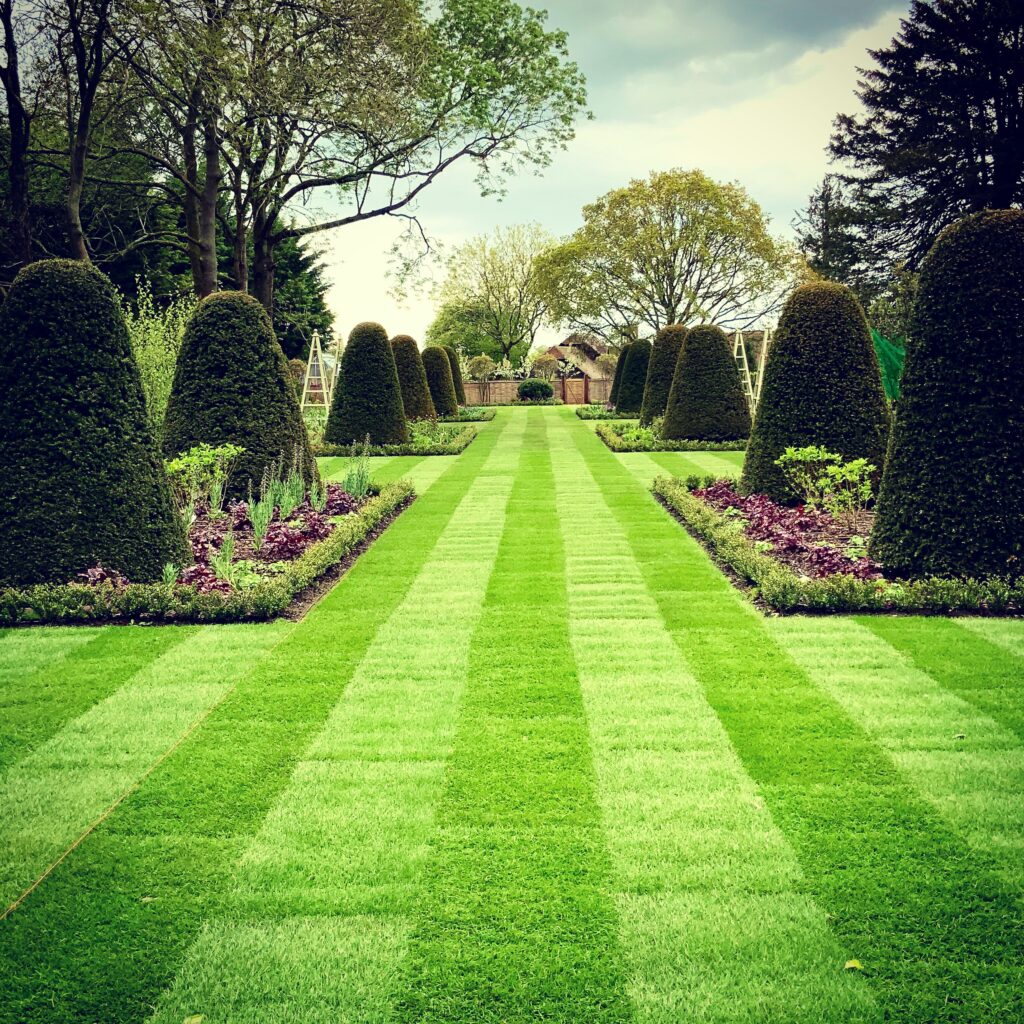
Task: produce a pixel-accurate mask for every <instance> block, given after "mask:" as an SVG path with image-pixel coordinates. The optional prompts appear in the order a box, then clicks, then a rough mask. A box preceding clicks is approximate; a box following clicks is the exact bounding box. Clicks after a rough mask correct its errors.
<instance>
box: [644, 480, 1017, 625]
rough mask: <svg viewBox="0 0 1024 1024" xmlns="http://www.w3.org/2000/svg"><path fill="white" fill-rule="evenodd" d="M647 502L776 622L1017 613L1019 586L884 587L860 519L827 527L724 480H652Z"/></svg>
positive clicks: (989, 582) (903, 583) (819, 518)
mask: <svg viewBox="0 0 1024 1024" xmlns="http://www.w3.org/2000/svg"><path fill="white" fill-rule="evenodd" d="M652 490H653V492H654V495H655V496H656V497H657V499H658V500H659V501H660V502H661V503H662V504H663V505H665V507H666V508H668V510H669V511H670V512H671V513H672V514H673V515H674V516H675V517H676V518H677V519H678V520H679V521H680V522H681V523H682V524H683V525H684V526H685V527H686V528H687V529H688V530H689V531H690V533H692V534H693V535H694V536H695V537H697V539H698V540H700V541H701V543H702V544H703V545H704V547H705V548H707V550H708V551H709V553H710V554H711V556H712V557H713V558H714V559H715V560H716V561H717V562H718V564H719V565H721V566H723V567H724V568H725V569H726V570H727V571H728V572H729V573H730V574H732V575H734V576H735V578H736V579H737V581H738V582H739V583H740V585H741V586H744V587H745V588H747V589H748V590H749V592H750V594H751V596H752V597H753V598H754V599H755V600H756V601H758V602H760V603H762V604H763V605H765V606H767V607H768V608H771V609H773V610H775V611H778V612H782V613H794V612H816V613H839V612H906V613H917V614H936V613H949V612H958V613H974V614H987V615H991V614H1020V613H1021V612H1022V611H1024V579H1018V580H1013V581H1010V580H1003V579H982V580H956V579H941V578H938V577H930V578H927V579H913V580H894V579H887V578H886V577H885V573H884V567H883V566H879V565H877V564H876V563H874V562H872V561H870V559H868V558H867V557H866V555H865V554H864V553H863V548H862V543H858V540H859V536H860V534H859V531H860V530H862V529H863V530H864V531H865V532H864V534H863V536H867V532H868V530H869V529H870V522H869V521H868V520H867V519H866V518H862V519H861V521H859V522H857V524H856V532H855V530H854V528H853V526H852V525H851V526H844V525H841V524H838V523H826V522H824V521H823V520H824V519H831V516H827V515H826V514H825V513H822V512H815V511H812V510H805V509H791V508H786V507H784V506H780V505H777V504H775V503H774V502H772V501H771V500H770V499H768V498H765V497H764V496H763V495H753V496H751V497H748V498H744V497H742V496H741V495H738V494H736V492H735V491H734V490H733V484H732V482H731V481H721V480H715V479H714V478H705V477H690V478H688V479H686V480H677V479H670V478H667V477H660V478H658V479H657V480H655V481H654V485H653V487H652Z"/></svg>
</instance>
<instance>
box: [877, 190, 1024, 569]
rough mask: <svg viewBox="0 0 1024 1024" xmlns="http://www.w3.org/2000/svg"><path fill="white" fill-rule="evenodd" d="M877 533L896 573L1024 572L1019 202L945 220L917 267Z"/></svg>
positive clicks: (1023, 224) (881, 555)
mask: <svg viewBox="0 0 1024 1024" xmlns="http://www.w3.org/2000/svg"><path fill="white" fill-rule="evenodd" d="M911 336H912V338H913V342H912V344H910V345H909V346H908V348H907V361H906V367H905V369H904V373H903V380H902V383H901V394H900V399H899V402H898V404H897V406H896V421H895V424H894V426H893V436H892V442H891V446H890V449H889V459H888V462H887V463H886V467H885V474H884V476H883V478H882V487H881V493H880V495H879V499H878V508H877V516H876V518H875V525H874V530H873V532H872V535H871V540H870V551H871V555H872V557H874V558H876V559H878V560H879V561H880V562H881V563H882V564H883V565H884V566H885V567H886V569H887V570H890V571H892V572H893V573H895V574H897V575H904V576H907V575H937V576H961V577H968V576H987V575H995V576H1010V577H1020V576H1021V575H1024V440H1022V439H1024V210H990V211H987V212H984V213H978V214H975V215H973V216H971V217H967V218H966V219H965V220H962V221H960V222H959V223H958V224H955V225H953V226H952V227H950V228H947V229H946V230H945V231H944V232H943V233H942V234H941V235H940V236H939V238H938V240H937V241H936V243H935V245H934V247H933V248H932V251H931V252H930V253H929V255H928V257H927V259H926V260H925V262H924V265H923V267H922V269H921V284H920V291H919V294H918V298H917V304H916V308H915V313H914V327H913V330H912V334H911Z"/></svg>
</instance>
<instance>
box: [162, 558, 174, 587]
mask: <svg viewBox="0 0 1024 1024" xmlns="http://www.w3.org/2000/svg"><path fill="white" fill-rule="evenodd" d="M163 580H164V583H165V584H166V585H167V586H168V587H173V586H174V584H175V583H177V582H178V567H177V566H176V565H175V564H174V563H173V562H165V563H164V570H163Z"/></svg>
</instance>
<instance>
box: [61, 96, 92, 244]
mask: <svg viewBox="0 0 1024 1024" xmlns="http://www.w3.org/2000/svg"><path fill="white" fill-rule="evenodd" d="M88 124H89V114H88V113H86V112H85V109H84V107H83V112H82V114H81V115H80V116H79V118H78V126H77V128H76V129H75V136H74V139H73V140H72V144H71V154H70V156H71V160H70V170H69V173H68V194H67V204H66V209H67V218H68V245H69V247H70V249H71V258H72V259H75V260H83V261H84V262H86V263H88V262H90V260H89V247H88V246H87V245H86V242H85V231H84V230H83V228H82V191H83V189H84V187H85V160H86V155H87V154H88V151H89V129H88Z"/></svg>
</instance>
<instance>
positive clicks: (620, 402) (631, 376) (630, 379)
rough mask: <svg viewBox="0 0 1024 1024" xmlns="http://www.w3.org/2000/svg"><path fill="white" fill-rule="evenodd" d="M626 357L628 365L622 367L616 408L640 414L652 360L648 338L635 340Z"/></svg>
mask: <svg viewBox="0 0 1024 1024" xmlns="http://www.w3.org/2000/svg"><path fill="white" fill-rule="evenodd" d="M625 358H626V365H625V366H624V367H623V368H622V379H621V380H620V381H619V393H618V395H617V397H616V402H615V408H616V410H617V411H618V412H635V413H637V415H639V413H640V406H641V405H643V402H644V386H645V385H646V384H647V366H648V364H649V363H650V361H651V343H650V342H649V341H647V340H646V339H641V340H640V341H634V342H633V344H632V345H630V346H629V354H628V355H627V356H626V357H625Z"/></svg>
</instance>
